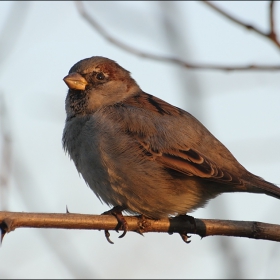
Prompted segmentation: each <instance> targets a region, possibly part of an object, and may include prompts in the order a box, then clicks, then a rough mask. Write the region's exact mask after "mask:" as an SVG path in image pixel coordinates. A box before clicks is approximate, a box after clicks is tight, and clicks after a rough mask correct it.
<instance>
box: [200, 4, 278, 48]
mask: <svg viewBox="0 0 280 280" xmlns="http://www.w3.org/2000/svg"><path fill="white" fill-rule="evenodd" d="M203 2H204V3H205V4H207V5H208V6H209V7H211V8H212V9H214V10H215V11H217V12H218V13H219V14H221V15H222V16H224V17H226V18H227V19H229V20H231V21H232V22H234V23H236V24H238V25H240V26H242V27H245V28H247V29H248V30H251V31H254V32H256V33H258V34H259V35H261V36H263V37H265V38H268V39H270V40H271V41H272V42H273V43H274V44H276V46H277V47H278V48H280V42H278V41H277V37H276V33H275V30H274V15H273V11H274V1H270V5H269V18H270V31H269V32H267V33H265V32H263V31H261V30H260V29H258V28H257V27H255V26H253V25H251V24H247V23H245V22H242V21H241V20H239V19H237V18H235V17H233V16H231V15H230V14H228V13H227V12H225V11H224V10H222V9H221V8H218V7H217V6H216V5H215V4H213V3H211V2H209V1H203Z"/></svg>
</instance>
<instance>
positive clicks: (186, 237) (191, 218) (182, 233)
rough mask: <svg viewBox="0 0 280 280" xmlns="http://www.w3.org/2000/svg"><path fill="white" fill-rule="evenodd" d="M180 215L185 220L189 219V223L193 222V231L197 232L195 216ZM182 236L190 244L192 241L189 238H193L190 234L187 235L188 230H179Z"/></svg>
mask: <svg viewBox="0 0 280 280" xmlns="http://www.w3.org/2000/svg"><path fill="white" fill-rule="evenodd" d="M180 217H181V218H182V219H183V220H184V221H188V222H189V223H191V224H192V225H193V227H194V230H193V233H196V230H197V228H196V222H195V219H194V217H192V216H189V215H180ZM179 234H180V236H181V237H182V239H183V241H184V242H186V243H187V244H189V243H190V242H191V240H188V239H189V238H191V236H190V235H187V233H186V232H179Z"/></svg>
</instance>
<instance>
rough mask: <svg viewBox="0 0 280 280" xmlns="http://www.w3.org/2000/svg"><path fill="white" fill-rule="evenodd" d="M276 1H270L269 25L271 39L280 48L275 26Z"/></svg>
mask: <svg viewBox="0 0 280 280" xmlns="http://www.w3.org/2000/svg"><path fill="white" fill-rule="evenodd" d="M274 7H275V5H274V1H270V4H269V23H270V34H269V35H270V38H271V40H272V41H273V42H276V44H277V45H278V47H280V43H279V42H278V41H277V36H276V32H275V25H274Z"/></svg>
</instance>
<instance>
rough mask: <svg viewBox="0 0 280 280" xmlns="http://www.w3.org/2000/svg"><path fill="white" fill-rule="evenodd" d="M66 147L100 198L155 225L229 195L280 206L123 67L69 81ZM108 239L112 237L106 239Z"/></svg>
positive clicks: (272, 188) (93, 60)
mask: <svg viewBox="0 0 280 280" xmlns="http://www.w3.org/2000/svg"><path fill="white" fill-rule="evenodd" d="M63 80H64V82H65V83H66V85H67V86H68V88H69V90H68V94H67V97H66V101H65V110H66V121H65V127H64V131H63V137H62V142H63V147H64V150H65V151H66V152H67V153H68V154H69V156H70V158H71V159H72V160H73V162H74V163H75V165H76V168H77V170H78V172H79V173H80V174H81V175H82V177H83V178H84V180H85V182H86V183H87V184H88V186H89V187H90V188H91V189H92V190H93V191H94V193H95V194H96V196H97V197H98V198H99V199H100V200H101V201H103V202H105V203H106V204H107V205H109V206H111V207H112V206H113V208H112V209H111V210H109V211H107V212H105V214H113V215H114V216H116V217H117V219H118V221H119V222H120V223H121V224H122V228H123V229H124V233H123V235H124V234H125V232H126V230H127V225H126V222H125V219H123V216H122V211H126V212H128V213H137V214H140V215H143V216H144V217H147V218H151V219H160V218H164V217H174V216H178V215H186V214H187V213H191V212H192V211H194V210H195V209H197V208H199V207H203V206H204V205H205V204H206V203H207V202H208V201H209V200H210V199H213V198H215V197H216V196H218V195H219V194H222V193H229V192H249V193H262V194H266V195H269V196H272V197H275V198H278V199H279V198H280V188H278V187H277V186H276V185H274V184H272V183H270V182H267V181H265V180H264V179H262V178H260V177H258V176H256V175H254V174H252V173H250V172H249V171H247V170H246V169H245V168H244V167H243V166H242V165H241V164H240V163H239V162H238V161H237V160H236V159H235V157H234V156H233V155H232V154H231V152H230V151H229V150H228V149H227V148H226V147H225V146H224V145H223V144H222V143H221V142H220V141H219V140H218V139H217V138H215V137H214V136H213V135H212V134H211V132H209V130H208V129H207V128H206V127H205V126H204V125H203V124H202V123H201V122H199V121H198V120H197V119H196V118H195V117H194V116H192V115H191V114H190V113H188V112H186V111H184V110H183V109H180V108H178V107H175V106H173V105H171V104H169V103H167V102H165V101H163V100H161V99H159V98H157V97H155V96H153V95H151V94H148V93H146V92H144V91H143V90H142V89H141V88H140V87H139V86H138V84H137V83H136V82H135V80H134V79H133V78H132V77H131V75H130V72H129V71H127V70H126V69H124V68H123V67H121V66H120V65H119V64H117V63H116V62H115V61H113V60H111V59H108V58H106V57H101V56H93V57H90V58H86V59H83V60H81V61H79V62H77V63H76V64H75V65H74V66H73V67H72V68H71V69H70V71H69V74H68V75H67V76H66V77H64V79H63ZM105 234H106V236H107V235H108V232H105Z"/></svg>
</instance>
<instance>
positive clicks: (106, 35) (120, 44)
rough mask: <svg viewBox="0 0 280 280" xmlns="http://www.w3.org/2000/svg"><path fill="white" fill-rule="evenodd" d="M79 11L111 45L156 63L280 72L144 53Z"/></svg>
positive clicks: (271, 68) (79, 4)
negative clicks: (113, 35) (189, 60)
mask: <svg viewBox="0 0 280 280" xmlns="http://www.w3.org/2000/svg"><path fill="white" fill-rule="evenodd" d="M75 3H76V6H77V9H78V11H79V13H80V14H81V16H82V17H84V18H85V19H86V20H87V22H88V23H89V24H90V25H91V26H92V27H93V28H94V29H95V30H96V31H97V32H98V33H99V34H100V35H101V36H102V37H104V38H105V39H106V40H108V41H109V42H110V43H112V44H114V45H116V46H117V47H119V48H121V49H123V50H125V51H127V52H129V53H132V54H134V55H137V56H140V57H143V58H149V59H152V60H156V61H163V62H164V61H165V62H170V63H175V64H179V65H181V66H183V67H185V68H189V69H201V70H219V71H221V70H222V71H235V70H239V71H243V70H258V71H279V70H280V65H257V64H251V65H241V66H240V65H236V66H224V65H218V64H206V63H204V64H203V63H189V62H186V61H183V60H181V59H178V58H175V57H167V56H161V55H157V54H151V53H147V52H143V51H141V50H139V49H136V48H134V47H131V46H129V45H127V44H125V43H123V42H121V41H120V40H118V39H117V38H114V37H112V36H111V35H110V34H109V33H108V32H107V31H106V30H105V29H104V28H103V27H102V26H101V25H100V24H99V23H98V22H97V21H96V20H95V19H93V17H92V16H91V15H90V14H89V13H88V12H87V11H86V9H85V8H84V4H83V3H82V1H75Z"/></svg>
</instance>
